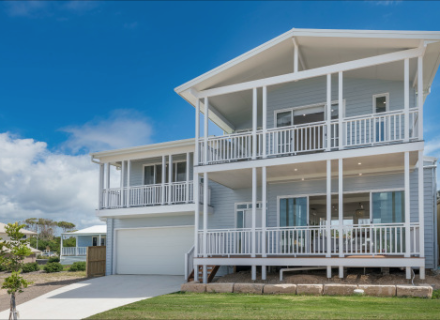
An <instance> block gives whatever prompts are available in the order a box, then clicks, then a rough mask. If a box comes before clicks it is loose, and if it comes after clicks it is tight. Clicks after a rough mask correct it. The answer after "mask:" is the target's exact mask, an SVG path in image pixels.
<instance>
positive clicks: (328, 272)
mask: <svg viewBox="0 0 440 320" xmlns="http://www.w3.org/2000/svg"><path fill="white" fill-rule="evenodd" d="M331 277H332V267H331V266H327V278H328V279H331Z"/></svg>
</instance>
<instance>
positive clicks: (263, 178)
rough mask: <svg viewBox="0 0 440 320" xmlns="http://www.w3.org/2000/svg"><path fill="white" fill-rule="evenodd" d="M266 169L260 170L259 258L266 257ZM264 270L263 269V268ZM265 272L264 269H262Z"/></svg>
mask: <svg viewBox="0 0 440 320" xmlns="http://www.w3.org/2000/svg"><path fill="white" fill-rule="evenodd" d="M266 202H267V168H266V167H262V168H261V256H262V257H263V258H266V257H267V252H266V251H267V249H266V208H267V204H266ZM264 268H265V267H264ZM264 270H266V269H264Z"/></svg>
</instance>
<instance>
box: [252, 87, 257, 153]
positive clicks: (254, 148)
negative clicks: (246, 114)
mask: <svg viewBox="0 0 440 320" xmlns="http://www.w3.org/2000/svg"><path fill="white" fill-rule="evenodd" d="M252 159H254V160H255V159H257V88H253V89H252Z"/></svg>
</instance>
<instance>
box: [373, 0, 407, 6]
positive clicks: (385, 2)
mask: <svg viewBox="0 0 440 320" xmlns="http://www.w3.org/2000/svg"><path fill="white" fill-rule="evenodd" d="M367 1H368V2H371V3H373V4H375V5H379V6H391V5H395V4H399V3H400V2H402V0H394V1H391V0H379V1H371V0H367Z"/></svg>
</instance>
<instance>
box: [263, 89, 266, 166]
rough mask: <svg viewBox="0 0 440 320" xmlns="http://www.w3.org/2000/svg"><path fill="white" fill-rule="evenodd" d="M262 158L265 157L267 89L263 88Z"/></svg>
mask: <svg viewBox="0 0 440 320" xmlns="http://www.w3.org/2000/svg"><path fill="white" fill-rule="evenodd" d="M262 102H263V119H262V120H263V138H262V139H263V150H262V152H263V158H266V156H267V150H266V148H267V146H266V139H267V137H266V134H267V87H263V101H262Z"/></svg>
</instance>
